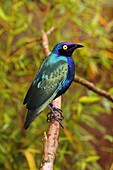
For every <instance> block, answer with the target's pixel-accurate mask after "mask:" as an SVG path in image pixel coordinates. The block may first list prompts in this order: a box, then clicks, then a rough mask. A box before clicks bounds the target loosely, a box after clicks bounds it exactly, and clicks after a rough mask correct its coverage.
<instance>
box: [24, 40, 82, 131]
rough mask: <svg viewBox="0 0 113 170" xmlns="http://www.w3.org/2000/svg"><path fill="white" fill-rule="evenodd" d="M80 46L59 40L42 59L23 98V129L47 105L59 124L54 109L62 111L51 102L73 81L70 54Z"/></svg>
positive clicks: (72, 65)
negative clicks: (24, 110) (25, 113)
mask: <svg viewBox="0 0 113 170" xmlns="http://www.w3.org/2000/svg"><path fill="white" fill-rule="evenodd" d="M81 47H83V45H81V44H76V43H72V42H60V43H58V44H57V45H55V47H54V48H53V50H52V52H51V53H50V55H48V57H47V58H46V59H45V60H44V61H43V63H42V64H41V66H40V68H39V70H38V73H37V74H36V77H35V79H34V81H33V82H32V84H31V86H30V88H29V89H28V92H27V94H26V96H25V98H24V102H23V104H24V105H26V108H27V109H28V113H27V116H26V120H25V123H24V129H27V128H28V127H29V125H30V124H31V123H32V122H33V121H34V119H35V118H36V117H37V116H38V115H39V114H40V113H41V112H42V111H43V110H44V109H45V108H46V107H47V106H48V107H49V109H50V111H51V112H52V114H53V117H54V118H55V119H56V120H57V121H58V122H59V123H60V124H61V121H60V119H59V118H58V117H57V116H56V114H55V111H58V112H59V113H60V114H61V115H62V111H61V110H60V109H58V108H56V107H55V106H53V104H51V102H52V101H53V100H54V99H56V98H57V97H59V96H61V95H62V94H64V93H65V92H66V91H67V89H68V88H69V86H70V85H71V83H72V82H73V80H74V75H75V64H74V60H73V58H72V54H73V52H74V50H76V49H77V48H81ZM48 117H49V116H48ZM49 118H51V116H50V117H49ZM49 118H48V119H49ZM61 126H62V124H61Z"/></svg>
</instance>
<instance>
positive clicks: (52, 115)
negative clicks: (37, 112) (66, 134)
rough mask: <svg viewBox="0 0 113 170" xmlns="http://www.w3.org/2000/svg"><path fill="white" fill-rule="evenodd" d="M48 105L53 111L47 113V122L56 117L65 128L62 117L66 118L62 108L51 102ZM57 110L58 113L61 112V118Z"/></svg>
mask: <svg viewBox="0 0 113 170" xmlns="http://www.w3.org/2000/svg"><path fill="white" fill-rule="evenodd" d="M48 107H49V109H50V110H51V112H49V113H48V114H47V122H48V121H50V120H51V119H53V118H54V119H55V120H57V121H58V122H59V124H60V126H61V127H62V128H64V126H63V125H62V122H61V121H62V119H63V118H64V116H63V114H62V110H61V109H59V108H56V107H55V106H54V105H52V104H49V105H48ZM55 111H57V112H58V113H60V115H61V118H59V117H58V116H57V114H56V112H55Z"/></svg>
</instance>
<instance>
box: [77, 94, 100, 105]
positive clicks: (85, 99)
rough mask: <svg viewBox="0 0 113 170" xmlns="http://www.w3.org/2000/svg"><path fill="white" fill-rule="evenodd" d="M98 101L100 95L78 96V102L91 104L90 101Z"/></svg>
mask: <svg viewBox="0 0 113 170" xmlns="http://www.w3.org/2000/svg"><path fill="white" fill-rule="evenodd" d="M98 101H100V97H97V96H90V97H89V96H82V97H80V98H79V102H81V103H83V104H87V103H89V104H91V103H95V102H98Z"/></svg>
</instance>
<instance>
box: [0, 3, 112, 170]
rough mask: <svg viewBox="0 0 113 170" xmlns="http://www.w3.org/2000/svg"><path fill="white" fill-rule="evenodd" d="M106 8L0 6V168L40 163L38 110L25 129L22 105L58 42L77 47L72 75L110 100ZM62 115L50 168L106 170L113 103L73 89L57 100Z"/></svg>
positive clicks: (42, 125)
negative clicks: (44, 40)
mask: <svg viewBox="0 0 113 170" xmlns="http://www.w3.org/2000/svg"><path fill="white" fill-rule="evenodd" d="M112 19H113V2H112V1H111V0H108V1H107V0H98V1H97V0H91V1H89V0H86V1H83V0H65V1H61V0H54V1H53V0H50V1H47V0H42V1H41V0H37V1H36V0H34V1H33V0H5V1H4V0H1V1H0V80H1V81H0V86H1V87H0V98H1V101H0V169H1V170H2V169H3V170H28V169H30V170H36V169H39V168H38V167H39V164H40V160H41V158H42V152H43V144H42V138H43V133H44V131H46V132H47V129H48V126H49V124H48V123H47V122H46V114H47V112H48V110H45V111H44V113H43V114H41V115H40V117H38V118H37V119H36V120H35V121H34V123H33V124H32V125H31V126H30V128H29V129H28V130H27V131H24V129H23V123H24V119H25V115H26V112H27V110H26V108H25V107H24V106H23V104H22V103H23V99H24V97H25V94H26V91H27V89H28V88H29V86H30V84H31V82H32V80H33V79H34V77H35V75H36V72H37V70H38V68H39V66H40V64H41V63H42V61H43V60H44V58H45V55H44V52H43V49H42V44H41V30H42V29H44V30H45V31H48V30H49V29H50V28H51V27H52V26H54V27H55V30H54V31H53V32H52V33H51V34H50V35H49V37H48V38H49V46H50V49H51V50H52V48H53V47H54V45H56V44H57V43H59V42H61V41H72V42H77V43H81V44H83V45H84V48H82V49H80V50H76V52H75V53H74V55H73V56H74V60H75V63H76V75H79V76H81V77H83V78H85V79H87V80H89V81H92V82H94V83H95V85H96V86H97V87H99V88H102V89H105V90H106V91H108V92H110V93H111V94H112V95H113V53H112V52H113V51H112V49H113V46H112V45H113V44H112V41H113V20H112ZM62 109H63V112H64V115H65V119H64V120H63V124H64V126H65V129H64V130H62V129H61V130H60V137H59V148H58V151H57V154H56V159H55V163H54V170H60V169H62V170H69V169H71V170H75V169H76V170H109V169H110V167H111V164H112V162H113V104H112V103H111V102H110V101H108V100H107V99H105V98H103V97H100V96H98V95H97V94H95V93H93V92H92V91H89V90H87V89H86V88H85V87H83V86H81V85H79V84H77V83H73V84H72V86H71V87H70V89H69V91H68V92H66V94H65V95H64V96H63V97H62Z"/></svg>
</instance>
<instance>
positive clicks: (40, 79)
mask: <svg viewBox="0 0 113 170" xmlns="http://www.w3.org/2000/svg"><path fill="white" fill-rule="evenodd" d="M67 72H68V64H67V62H66V61H65V60H59V61H57V62H55V63H54V64H51V65H48V64H46V63H44V64H43V65H42V66H41V68H40V70H39V72H38V74H37V76H36V79H35V80H34V82H33V84H32V85H31V86H30V88H29V90H28V92H27V95H26V97H25V99H24V104H26V107H27V108H28V109H29V110H33V109H37V108H40V107H42V105H44V106H45V107H46V106H47V105H48V104H49V103H50V102H51V101H52V100H53V99H54V97H55V96H56V94H57V92H58V91H59V90H60V89H61V88H62V84H63V82H64V81H65V79H66V76H67Z"/></svg>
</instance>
